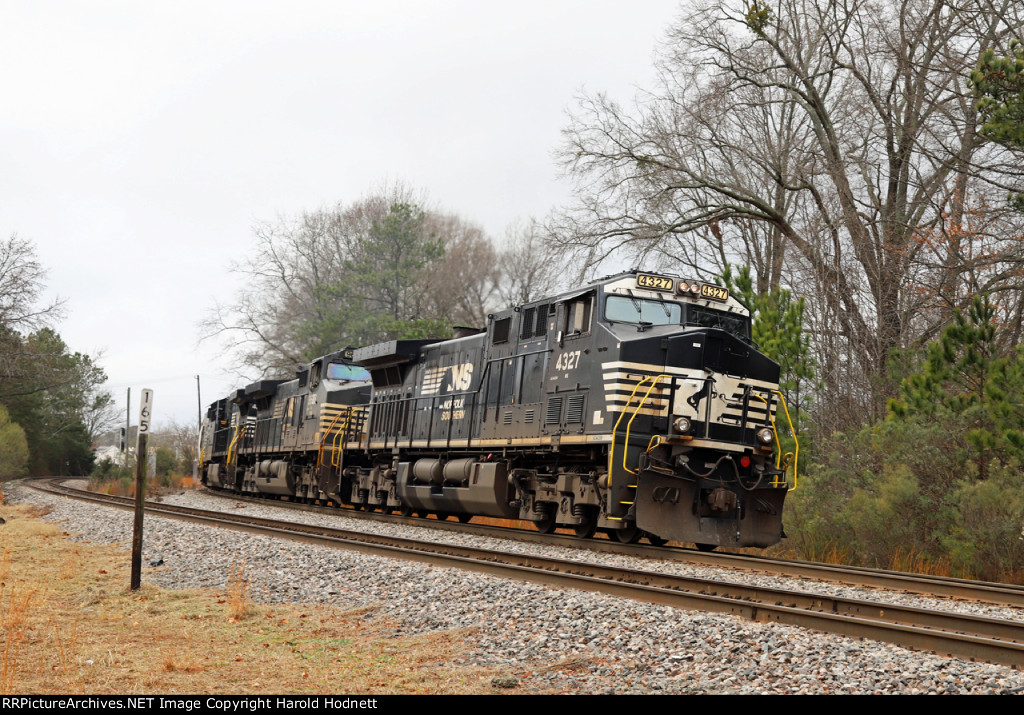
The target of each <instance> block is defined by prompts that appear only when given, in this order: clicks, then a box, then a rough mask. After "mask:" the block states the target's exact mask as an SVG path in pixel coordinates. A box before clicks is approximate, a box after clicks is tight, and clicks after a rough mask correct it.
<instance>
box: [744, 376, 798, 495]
mask: <svg viewBox="0 0 1024 715" xmlns="http://www.w3.org/2000/svg"><path fill="white" fill-rule="evenodd" d="M771 392H772V394H774V395H778V396H779V404H781V405H782V410H783V412H785V414H786V422H787V423H788V424H789V434H790V436H791V437H792V438H793V445H794V447H793V452H792V453H791V456H792V457H793V459H792V464H793V486H792V487H791V488H790V489H789V491H794V490H795V489H796V487H797V460H798V459H799V458H800V440H799V439H797V436H796V430H795V429H793V420H792V419H790V417H789V407H788V406H787V405H786V398H785V397H784V396H783V394H782V393H781V392H779V391H778V390H772V391H771ZM754 397H756V398H757V399H759V400H761V402H763V403H764V404H765V410H766V411H767V412H768V420H769V422H771V425H772V434H774V435H775V444H777V445H778V447H777V448H776V450H775V468H776V469H783V467H782V459H783V455H782V443H781V442H780V441H779V430H778V429H777V428H776V427H775V417H774V416H772V406H771V405H770V404H769V403H768V400H766V399H764V398H763V397H761V396H760V395H754ZM789 464H790V461H789V460H788V459H787V460H786V467H785V469H788V468H789ZM785 469H783V471H785Z"/></svg>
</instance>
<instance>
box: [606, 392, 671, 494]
mask: <svg viewBox="0 0 1024 715" xmlns="http://www.w3.org/2000/svg"><path fill="white" fill-rule="evenodd" d="M663 377H669V376H668V375H658V376H657V379H655V376H654V375H648V376H647V377H645V378H644V379H642V380H640V382H638V383H637V384H636V387H634V388H633V392H632V393H630V395H629V399H628V400H626V405H625V406H624V407H623V408H622V413H621V414H620V415H619V419H617V420H615V426H614V427H612V444H611V448H610V449H609V450H608V475H609V478H610V477H611V474H612V468H613V467H614V465H615V433H616V432H618V431H619V423H621V422H622V418H623V417H625V416H626V412H627V411H628V410H629V406H630V405H631V404H632V403H633V398H634V397H636V391H637V390H639V389H640V387H641V385H643V384H644V383H645V382H647V381H649V380H652V379H654V380H655V381H654V383H653V384H652V385H651V387H650V388H649V389H648V390H647V394H646V395H644V399H643V400H641V401H640V404H639V405H637V407H636V410H634V411H633V417H632V418H630V420H629V425H627V428H626V443H625V445H624V446H623V450H624V451H628V449H629V426H630V425H632V424H633V418H635V417H636V415H637V412H638V411H639V410H640V408H641V407H643V404H644V401H646V400H647V398H648V396H650V394H651V390H653V389H654V386H655V385H657V384H658V380H660V379H661V378H663ZM622 466H623V468H624V469H625V470H626V471H627V472H629V473H630V474H636V472H634V471H633V470H631V469H630V468H629V467H626V455H625V454H623V456H622Z"/></svg>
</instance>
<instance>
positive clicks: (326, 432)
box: [316, 410, 342, 468]
mask: <svg viewBox="0 0 1024 715" xmlns="http://www.w3.org/2000/svg"><path fill="white" fill-rule="evenodd" d="M341 413H342V411H341V410H338V414H336V415H335V416H334V420H332V421H331V424H330V425H328V426H327V429H326V430H324V433H323V434H322V435H320V449H319V450H318V451H317V455H316V466H317V468H319V467H321V466H323V463H324V443H325V442H326V441H327V435H329V434H330V433H331V430H332V429H334V425H335V424H337V422H338V420H339V419H341Z"/></svg>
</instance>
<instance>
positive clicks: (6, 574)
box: [0, 548, 36, 695]
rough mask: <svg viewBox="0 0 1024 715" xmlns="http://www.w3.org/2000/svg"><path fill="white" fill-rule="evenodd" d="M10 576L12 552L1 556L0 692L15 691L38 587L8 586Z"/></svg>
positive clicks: (6, 551) (6, 552)
mask: <svg viewBox="0 0 1024 715" xmlns="http://www.w3.org/2000/svg"><path fill="white" fill-rule="evenodd" d="M10 576H11V552H10V551H9V550H8V549H6V548H5V549H4V551H3V554H2V555H0V622H2V624H3V650H2V651H0V693H4V694H5V695H9V694H11V693H13V692H14V684H15V682H16V678H17V675H18V663H19V660H18V657H19V655H20V653H21V647H22V645H23V644H24V643H25V640H26V633H27V632H28V629H29V617H28V616H29V612H30V611H31V608H32V601H33V599H34V598H35V595H36V590H35V589H34V588H29V589H27V590H23V589H19V588H18V586H17V585H14V584H11V585H8V580H9V579H10Z"/></svg>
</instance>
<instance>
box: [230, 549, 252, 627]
mask: <svg viewBox="0 0 1024 715" xmlns="http://www.w3.org/2000/svg"><path fill="white" fill-rule="evenodd" d="M251 599H252V584H251V583H249V579H247V578H246V577H245V562H242V563H241V564H238V563H232V564H231V572H230V573H229V575H228V621H230V622H231V623H237V622H238V621H240V620H242V619H243V618H245V617H246V616H250V615H252V613H253V606H252V600H251Z"/></svg>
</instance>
